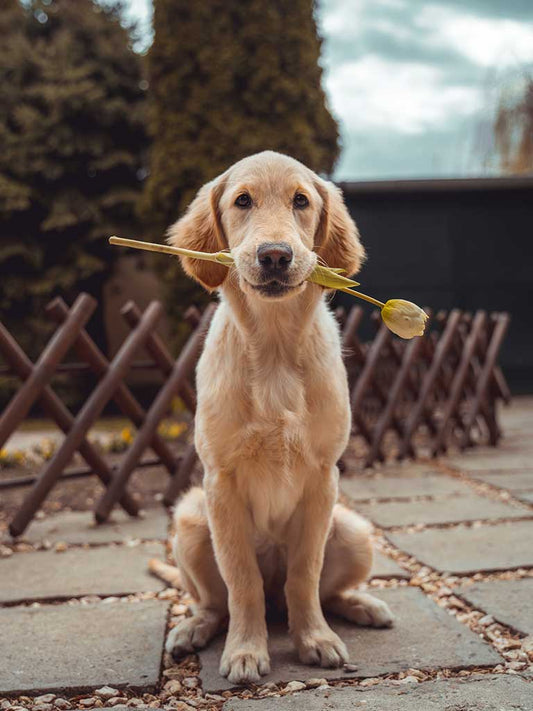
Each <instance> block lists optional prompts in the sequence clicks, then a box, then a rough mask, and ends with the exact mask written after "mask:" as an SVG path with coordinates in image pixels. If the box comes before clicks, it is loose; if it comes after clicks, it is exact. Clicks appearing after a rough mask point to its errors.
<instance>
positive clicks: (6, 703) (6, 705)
mask: <svg viewBox="0 0 533 711" xmlns="http://www.w3.org/2000/svg"><path fill="white" fill-rule="evenodd" d="M10 708H11V701H10V700H9V699H3V700H2V701H0V709H2V711H5V709H10Z"/></svg>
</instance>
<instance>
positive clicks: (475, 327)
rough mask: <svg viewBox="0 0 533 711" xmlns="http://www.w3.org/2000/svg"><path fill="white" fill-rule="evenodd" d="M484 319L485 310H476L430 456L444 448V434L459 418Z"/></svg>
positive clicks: (485, 318) (485, 317) (435, 454)
mask: <svg viewBox="0 0 533 711" xmlns="http://www.w3.org/2000/svg"><path fill="white" fill-rule="evenodd" d="M486 320H487V314H486V313H485V311H478V312H477V313H476V315H475V316H474V319H473V321H472V328H471V330H470V333H469V334H468V336H467V338H466V341H465V347H464V350H463V354H462V358H461V361H460V363H459V366H458V368H457V371H456V373H455V376H454V378H453V380H452V383H451V387H450V395H449V398H448V401H447V403H446V406H445V409H444V413H443V418H442V422H441V425H440V427H439V432H438V434H437V437H436V438H435V441H434V443H433V446H432V448H431V452H432V456H434V457H435V456H437V454H438V453H439V452H441V451H444V450H445V441H446V436H447V434H448V431H449V428H450V426H451V423H452V420H453V419H454V418H456V419H459V418H458V417H457V408H458V406H459V403H460V400H461V396H462V393H463V389H464V386H465V381H466V379H467V375H468V370H469V368H470V367H471V360H472V356H473V354H474V352H475V350H476V347H477V342H478V340H479V339H480V337H481V335H482V331H483V328H484V327H485V323H486Z"/></svg>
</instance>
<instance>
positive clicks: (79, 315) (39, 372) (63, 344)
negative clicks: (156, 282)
mask: <svg viewBox="0 0 533 711" xmlns="http://www.w3.org/2000/svg"><path fill="white" fill-rule="evenodd" d="M95 308H96V301H95V300H94V299H93V298H92V297H91V296H89V295H88V294H81V295H80V296H79V297H78V298H77V299H76V301H75V302H74V305H73V306H72V308H71V310H70V312H69V315H68V318H67V319H66V320H65V323H64V324H63V326H62V328H60V329H59V330H57V331H56V332H55V333H54V335H53V336H52V338H51V339H50V340H49V341H48V343H47V345H46V346H45V348H44V350H43V352H42V353H41V355H40V356H39V358H38V360H37V361H36V363H35V365H34V366H33V369H32V372H31V374H30V375H29V377H28V379H27V380H26V381H25V382H24V384H23V385H22V386H21V387H20V388H19V390H18V391H17V393H16V394H15V395H14V397H13V398H12V400H11V401H10V402H9V403H8V405H7V407H6V408H5V410H4V412H3V413H2V416H1V417H0V447H3V445H4V444H5V442H6V441H7V440H8V439H9V437H10V435H11V433H12V432H14V431H15V429H16V428H17V427H18V426H19V424H20V423H21V422H22V420H23V419H24V418H25V417H26V415H27V414H28V412H29V411H30V409H31V406H32V405H33V403H34V402H35V400H36V399H37V398H38V397H39V395H40V394H41V392H42V390H43V388H44V387H45V385H46V384H47V383H48V382H49V380H50V379H51V378H52V376H53V375H54V371H55V369H56V367H57V365H58V363H59V361H60V360H61V359H62V358H63V357H64V356H65V355H66V353H67V351H68V350H69V348H70V347H71V345H72V343H73V342H74V339H75V338H76V336H77V334H78V332H79V331H80V330H81V329H82V328H83V327H84V326H85V324H86V323H87V321H88V320H89V318H90V316H91V314H92V313H93V311H94V310H95ZM2 333H5V329H4V330H3V331H2ZM0 347H1V346H0Z"/></svg>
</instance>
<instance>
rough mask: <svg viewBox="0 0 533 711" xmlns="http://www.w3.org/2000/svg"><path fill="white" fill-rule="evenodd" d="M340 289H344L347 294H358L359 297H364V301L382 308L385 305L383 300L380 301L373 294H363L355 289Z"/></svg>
mask: <svg viewBox="0 0 533 711" xmlns="http://www.w3.org/2000/svg"><path fill="white" fill-rule="evenodd" d="M339 291H344V292H346V293H347V294H351V295H352V296H357V297H358V298H359V299H363V301H368V303H369V304H374V306H377V307H378V308H380V309H382V308H383V307H384V306H385V304H384V303H383V302H382V301H378V300H377V299H374V298H373V297H372V296H368V295H367V294H361V292H360V291H355V289H348V288H346V289H342V288H339Z"/></svg>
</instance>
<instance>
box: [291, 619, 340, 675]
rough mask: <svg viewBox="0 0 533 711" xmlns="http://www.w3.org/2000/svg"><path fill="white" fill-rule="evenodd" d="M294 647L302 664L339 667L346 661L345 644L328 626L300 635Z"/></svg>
mask: <svg viewBox="0 0 533 711" xmlns="http://www.w3.org/2000/svg"><path fill="white" fill-rule="evenodd" d="M296 647H297V649H298V656H299V657H300V661H301V662H303V663H304V664H315V665H317V666H320V667H340V666H342V665H343V664H345V663H346V662H347V661H348V650H347V649H346V645H345V644H344V642H343V641H342V639H341V638H340V637H339V635H337V634H335V632H333V630H331V629H329V627H327V628H326V629H324V630H320V631H318V632H308V633H306V634H303V635H301V636H300V637H299V638H298V639H297V641H296Z"/></svg>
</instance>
